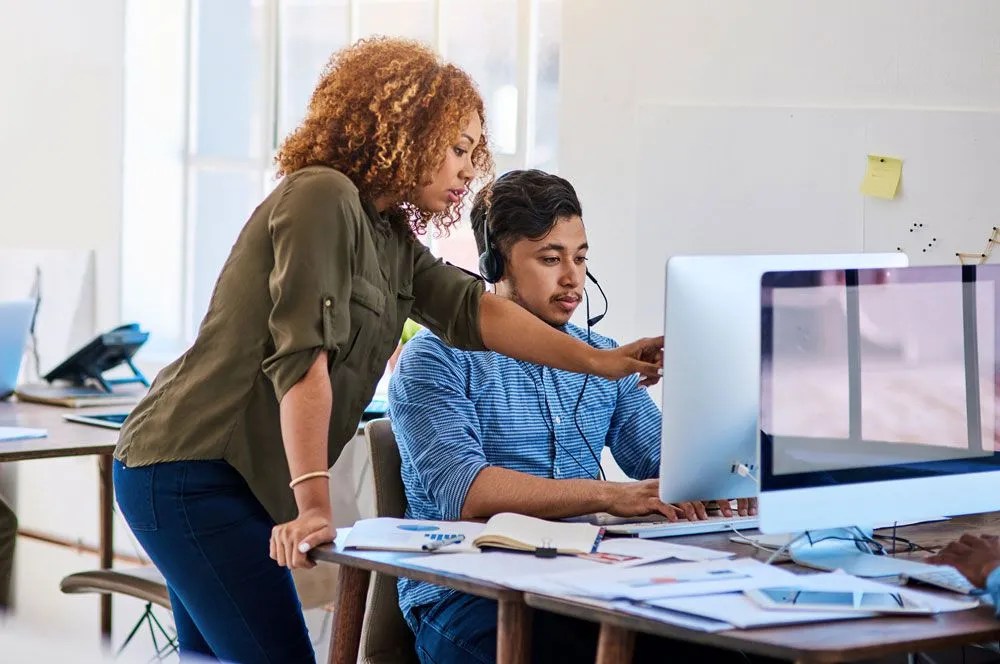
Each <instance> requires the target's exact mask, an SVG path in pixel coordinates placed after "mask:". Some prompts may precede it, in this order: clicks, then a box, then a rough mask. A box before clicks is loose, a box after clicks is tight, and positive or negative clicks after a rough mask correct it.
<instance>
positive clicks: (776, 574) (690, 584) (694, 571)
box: [550, 558, 798, 601]
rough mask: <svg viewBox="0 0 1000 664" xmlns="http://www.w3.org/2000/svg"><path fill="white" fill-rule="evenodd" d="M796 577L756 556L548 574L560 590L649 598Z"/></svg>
mask: <svg viewBox="0 0 1000 664" xmlns="http://www.w3.org/2000/svg"><path fill="white" fill-rule="evenodd" d="M797 578H798V577H797V576H796V575H795V574H792V573H791V572H787V571H785V570H783V569H780V568H778V567H774V566H773V565H765V564H764V563H762V562H759V561H757V560H753V559H749V558H744V559H740V560H710V561H704V562H695V563H674V564H655V565H646V566H643V567H632V568H627V569H619V568H611V569H608V570H607V571H606V572H604V573H602V574H601V575H600V576H595V575H593V574H581V573H578V572H574V573H570V574H560V575H558V576H554V577H551V578H550V581H551V582H552V583H553V584H556V585H557V586H559V587H561V588H562V592H563V593H564V594H569V595H579V596H581V597H594V598H597V599H607V600H616V599H627V600H633V601H635V600H650V599H657V598H662V597H685V596H694V595H709V594H716V593H727V592H735V591H737V590H744V589H748V588H762V587H764V586H771V585H782V584H784V585H787V584H788V583H789V582H791V581H794V580H795V579H797Z"/></svg>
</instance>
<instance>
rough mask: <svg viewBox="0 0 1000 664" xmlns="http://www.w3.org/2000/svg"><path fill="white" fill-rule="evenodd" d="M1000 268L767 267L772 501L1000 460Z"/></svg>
mask: <svg viewBox="0 0 1000 664" xmlns="http://www.w3.org/2000/svg"><path fill="white" fill-rule="evenodd" d="M998 279H1000V267H996V266H940V267H914V268H897V269H884V270H879V269H858V270H814V271H796V272H770V273H767V274H765V275H764V276H763V278H762V290H761V374H760V375H761V382H760V395H761V411H760V430H761V439H760V446H761V447H760V453H761V491H762V499H763V497H764V495H765V494H767V493H768V492H775V491H782V490H795V489H809V488H815V487H830V486H847V485H854V484H870V483H879V482H896V481H905V480H917V479H921V478H933V477H940V476H956V475H963V474H975V473H984V472H991V471H996V470H1000V457H998V455H997V454H996V452H997V451H998V450H1000V441H998V436H997V430H998V427H997V417H998V408H997V394H998V389H997V388H998V379H1000V374H998V363H997V359H998V348H1000V336H998V326H997V308H998V300H997V298H998V296H1000V284H998V283H997V282H998ZM908 486H909V488H911V489H917V488H918V487H917V486H916V485H913V486H910V485H903V484H900V485H897V486H896V489H897V490H904V489H905V488H907V487H908ZM998 500H1000V499H998ZM890 502H891V501H890ZM993 502H998V501H993ZM970 506H972V505H971V504H970V503H969V501H966V500H964V499H963V500H960V501H957V502H955V503H954V505H949V501H948V500H947V499H942V501H940V503H939V504H938V505H937V506H936V507H935V508H934V511H935V513H946V514H951V513H958V512H956V511H952V509H956V510H957V509H960V508H962V507H965V508H968V507H970ZM763 507H764V506H763V505H762V516H766V515H765V514H764V509H763ZM929 508H930V507H929ZM875 509H876V510H877V508H875ZM984 509H986V508H984ZM886 516H889V515H888V514H887V515H886ZM926 516H931V515H930V514H927V515H926ZM838 518H839V519H840V520H844V519H846V518H848V515H846V514H845V515H841V516H840V517H838ZM855 518H857V515H855ZM890 518H891V517H890ZM877 520H879V521H881V520H883V519H877ZM830 525H837V526H840V525H854V523H853V522H850V521H847V522H845V523H837V524H830Z"/></svg>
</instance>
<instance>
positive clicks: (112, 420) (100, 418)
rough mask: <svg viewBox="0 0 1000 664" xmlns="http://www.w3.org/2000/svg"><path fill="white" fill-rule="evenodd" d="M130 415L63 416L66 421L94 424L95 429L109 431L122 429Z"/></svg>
mask: <svg viewBox="0 0 1000 664" xmlns="http://www.w3.org/2000/svg"><path fill="white" fill-rule="evenodd" d="M126 417H128V413H105V414H103V415H63V419H64V420H68V421H70V422H79V423H80V424H92V425H94V426H95V427H105V428H107V429H121V428H122V424H124V423H125V418H126Z"/></svg>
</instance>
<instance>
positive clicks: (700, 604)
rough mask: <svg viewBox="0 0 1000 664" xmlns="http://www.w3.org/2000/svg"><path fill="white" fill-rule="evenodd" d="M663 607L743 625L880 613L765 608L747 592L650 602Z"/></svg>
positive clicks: (840, 618)
mask: <svg viewBox="0 0 1000 664" xmlns="http://www.w3.org/2000/svg"><path fill="white" fill-rule="evenodd" d="M647 603H648V604H649V605H650V606H652V607H655V608H659V609H669V610H671V611H678V612H680V613H685V614H689V615H694V616H699V617H701V618H707V619H710V620H719V621H724V622H727V623H731V624H732V625H734V626H736V627H740V628H744V629H746V628H750V627H768V626H772V625H793V624H797V623H809V622H823V621H827V620H853V619H856V618H870V617H874V616H876V615H878V614H876V613H861V612H858V611H850V612H848V611H840V612H835V611H772V610H769V609H763V608H761V607H759V606H757V604H755V603H754V602H753V601H752V600H751V599H749V598H748V597H747V596H746V595H744V594H743V593H726V594H723V595H702V596H699V597H671V598H667V599H654V600H650V601H649V602H647Z"/></svg>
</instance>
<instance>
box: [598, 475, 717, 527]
mask: <svg viewBox="0 0 1000 664" xmlns="http://www.w3.org/2000/svg"><path fill="white" fill-rule="evenodd" d="M606 486H607V488H608V489H610V490H611V491H612V492H613V494H612V496H611V500H610V501H609V505H608V507H607V509H606V510H605V511H606V512H608V513H609V514H614V515H615V516H645V515H647V514H662V515H663V516H665V517H666V518H667V520H668V521H677V520H678V519H688V520H690V521H698V520H701V519H707V518H708V512H707V511H706V510H705V506H704V505H703V504H702V503H700V502H694V503H681V504H679V505H673V504H667V503H664V502H662V501H661V500H660V480H658V479H652V480H642V481H640V482H609V483H607V484H606Z"/></svg>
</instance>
